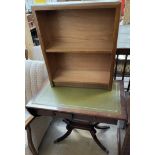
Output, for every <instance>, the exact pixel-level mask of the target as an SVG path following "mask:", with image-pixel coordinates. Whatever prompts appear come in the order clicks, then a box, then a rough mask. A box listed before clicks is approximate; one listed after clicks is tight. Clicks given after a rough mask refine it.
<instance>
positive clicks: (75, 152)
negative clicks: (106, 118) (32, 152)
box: [39, 119, 117, 155]
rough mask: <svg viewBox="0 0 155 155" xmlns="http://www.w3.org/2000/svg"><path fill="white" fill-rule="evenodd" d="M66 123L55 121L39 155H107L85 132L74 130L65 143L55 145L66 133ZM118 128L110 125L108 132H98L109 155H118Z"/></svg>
mask: <svg viewBox="0 0 155 155" xmlns="http://www.w3.org/2000/svg"><path fill="white" fill-rule="evenodd" d="M65 126H66V125H65V123H64V122H62V120H60V119H59V120H55V121H53V123H52V124H51V126H50V128H49V130H48V132H47V133H46V135H45V137H44V140H43V143H42V144H41V146H40V148H39V152H40V154H39V155H106V153H105V152H104V151H102V150H101V148H99V146H98V145H97V144H96V143H95V141H94V140H93V139H92V137H91V135H90V133H89V132H88V131H85V130H79V129H74V130H73V131H72V133H71V135H70V136H69V137H67V138H66V139H65V140H64V141H62V142H60V143H57V144H54V143H53V141H54V140H55V139H56V138H57V137H60V136H61V135H63V134H64V133H65V132H66V128H65ZM116 133H117V132H116V126H115V125H110V129H109V130H107V131H104V130H97V137H98V138H99V140H100V141H101V142H102V143H103V144H104V146H105V147H107V149H108V150H109V155H117V142H116V138H117V137H116V135H117V134H116Z"/></svg>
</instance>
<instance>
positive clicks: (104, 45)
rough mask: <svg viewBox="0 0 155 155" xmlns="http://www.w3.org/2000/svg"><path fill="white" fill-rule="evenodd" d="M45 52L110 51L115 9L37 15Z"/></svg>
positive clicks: (38, 13)
mask: <svg viewBox="0 0 155 155" xmlns="http://www.w3.org/2000/svg"><path fill="white" fill-rule="evenodd" d="M36 15H37V17H38V19H39V20H38V21H39V23H41V24H40V31H41V34H42V35H44V36H46V37H44V38H46V39H45V40H44V41H45V42H46V43H45V45H46V49H47V52H63V51H68V52H70V51H76V52H78V51H89V52H91V51H109V52H112V49H113V31H114V19H115V8H102V9H85V10H80V9H78V10H50V11H42V12H41V13H40V11H38V12H36Z"/></svg>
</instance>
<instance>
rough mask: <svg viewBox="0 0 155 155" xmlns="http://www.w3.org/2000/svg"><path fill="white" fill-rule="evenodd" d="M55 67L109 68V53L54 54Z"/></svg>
mask: <svg viewBox="0 0 155 155" xmlns="http://www.w3.org/2000/svg"><path fill="white" fill-rule="evenodd" d="M55 57H56V60H57V67H58V68H61V69H68V70H109V69H110V64H111V61H112V57H111V54H94V53H93V54H91V53H90V54H79V53H76V54H74V53H61V54H59V53H58V54H55Z"/></svg>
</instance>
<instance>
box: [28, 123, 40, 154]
mask: <svg viewBox="0 0 155 155" xmlns="http://www.w3.org/2000/svg"><path fill="white" fill-rule="evenodd" d="M26 131H27V139H28V146H29V148H30V150H31V152H32V154H33V155H38V153H37V151H36V149H35V147H34V145H33V141H32V135H31V127H30V125H28V126H27V127H26Z"/></svg>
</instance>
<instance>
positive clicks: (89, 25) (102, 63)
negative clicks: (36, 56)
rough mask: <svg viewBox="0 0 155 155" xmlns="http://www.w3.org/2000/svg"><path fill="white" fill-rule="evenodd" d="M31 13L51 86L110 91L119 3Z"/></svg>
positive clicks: (61, 6) (62, 6)
mask: <svg viewBox="0 0 155 155" xmlns="http://www.w3.org/2000/svg"><path fill="white" fill-rule="evenodd" d="M32 11H33V15H34V17H35V24H36V28H37V32H38V36H39V40H40V43H41V48H42V52H43V56H44V59H45V62H46V66H47V70H48V74H49V79H50V81H51V84H52V85H54V86H75V87H91V88H105V89H109V90H110V89H111V87H112V81H113V68H114V58H115V51H116V45H117V36H118V27H119V18H120V2H119V1H117V0H111V1H105V2H89V3H81V2H79V3H77V2H76V3H70V2H66V3H61V2H60V3H56V4H52V5H43V6H41V5H40V6H33V7H32Z"/></svg>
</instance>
